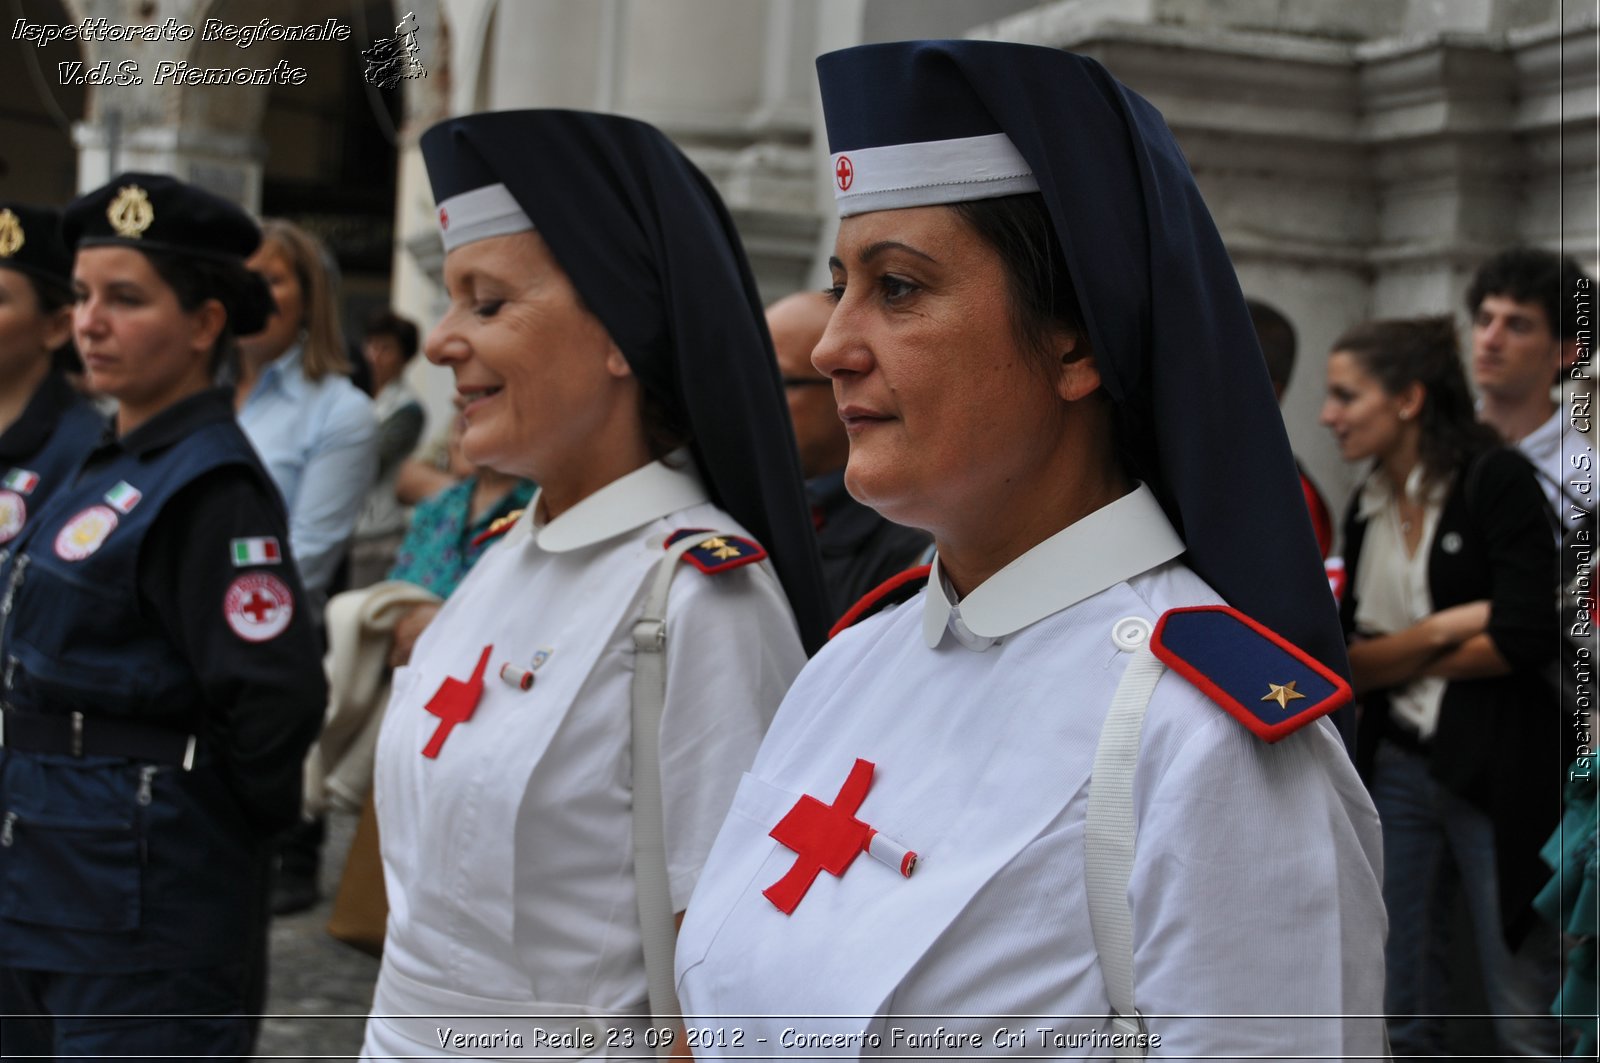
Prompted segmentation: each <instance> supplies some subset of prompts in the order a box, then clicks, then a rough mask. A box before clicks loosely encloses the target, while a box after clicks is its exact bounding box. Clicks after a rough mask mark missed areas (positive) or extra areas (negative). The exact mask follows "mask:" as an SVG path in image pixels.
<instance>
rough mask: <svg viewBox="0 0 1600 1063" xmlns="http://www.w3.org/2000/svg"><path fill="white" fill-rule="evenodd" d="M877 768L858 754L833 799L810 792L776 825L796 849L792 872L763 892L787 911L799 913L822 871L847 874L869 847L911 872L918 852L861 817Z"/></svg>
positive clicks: (786, 842) (903, 871)
mask: <svg viewBox="0 0 1600 1063" xmlns="http://www.w3.org/2000/svg"><path fill="white" fill-rule="evenodd" d="M872 772H873V763H872V761H870V760H862V759H861V758H859V757H857V758H856V763H855V766H854V767H852V768H851V769H850V775H849V777H848V778H847V779H845V781H844V785H843V786H841V787H840V788H839V796H838V797H835V798H834V799H833V804H831V805H825V804H823V803H822V802H821V801H818V800H817V799H816V798H815V797H812V796H811V795H810V794H804V795H802V796H801V798H800V800H798V801H796V802H795V804H794V807H793V808H791V809H790V810H789V811H788V812H787V813H785V814H784V817H783V818H782V819H780V820H779V821H778V825H777V826H776V827H773V828H772V831H771V836H772V837H773V838H774V839H776V840H777V841H779V842H781V843H782V844H783V845H785V846H786V847H788V848H790V849H793V850H794V852H795V861H794V866H793V867H791V868H789V871H788V873H787V874H785V875H784V876H783V877H782V878H780V879H779V880H778V881H776V882H774V883H773V884H772V885H770V886H768V887H767V888H766V889H764V890H762V891H761V893H762V896H764V897H766V898H767V900H769V901H771V902H772V903H773V904H774V905H775V906H776V907H777V909H778V910H779V911H781V912H783V914H785V915H793V914H794V910H795V908H797V907H799V905H800V901H801V899H802V898H804V897H805V895H806V891H807V890H809V889H810V888H811V884H812V883H813V882H815V881H816V879H817V875H818V873H819V872H823V871H826V872H827V873H828V874H830V875H833V876H834V877H835V878H837V877H839V876H842V875H843V874H844V873H845V872H846V871H848V870H849V869H850V865H851V864H853V863H855V859H856V857H857V856H859V855H861V853H863V852H866V853H867V854H869V855H870V856H872V857H873V859H875V860H878V861H880V862H882V863H884V864H887V865H889V866H890V867H892V868H894V869H895V870H896V871H898V872H899V873H900V874H902V875H904V876H905V877H907V878H910V877H911V872H912V871H913V870H914V869H915V868H916V866H917V854H916V853H914V852H911V851H910V850H909V849H906V848H905V847H904V846H901V845H899V844H898V843H895V842H893V841H890V840H889V839H888V838H886V837H884V836H883V835H882V834H879V833H878V832H877V831H875V830H873V829H872V828H871V827H869V826H868V825H867V824H865V823H863V822H861V821H860V820H859V819H857V818H856V810H857V809H859V808H860V807H861V802H862V801H864V800H866V796H867V790H868V789H870V788H871V786H872Z"/></svg>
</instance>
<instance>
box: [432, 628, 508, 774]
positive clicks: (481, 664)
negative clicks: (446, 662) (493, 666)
mask: <svg viewBox="0 0 1600 1063" xmlns="http://www.w3.org/2000/svg"><path fill="white" fill-rule="evenodd" d="M493 652H494V646H493V645H489V646H485V647H484V648H483V652H482V653H481V654H479V655H478V666H477V667H476V668H474V669H473V670H472V675H471V677H470V678H468V679H466V680H465V681H463V680H460V679H457V678H455V677H454V676H448V675H447V676H445V678H444V682H443V683H440V684H439V689H438V690H436V691H434V694H433V697H431V698H429V699H428V704H427V705H426V706H425V707H426V708H427V710H428V711H429V712H431V713H433V714H434V715H435V716H437V717H439V726H438V727H436V728H435V729H434V732H433V737H432V738H430V739H428V744H427V745H425V746H423V747H422V755H423V756H425V757H437V756H438V755H439V751H440V750H442V749H443V748H444V740H445V739H446V738H449V737H450V732H451V730H452V729H454V727H455V725H456V724H458V723H466V722H467V721H468V720H470V719H472V714H473V713H474V712H476V711H477V708H478V701H479V700H480V699H481V698H482V697H483V670H484V669H485V668H487V667H488V666H489V654H491V653H493Z"/></svg>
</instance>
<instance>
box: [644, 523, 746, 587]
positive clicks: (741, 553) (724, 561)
mask: <svg viewBox="0 0 1600 1063" xmlns="http://www.w3.org/2000/svg"><path fill="white" fill-rule="evenodd" d="M710 530H711V529H710V528H683V529H681V530H679V531H675V532H673V533H672V534H671V535H669V536H667V541H666V542H665V543H664V544H663V545H662V548H663V549H665V548H666V547H668V546H671V545H672V544H673V543H675V542H677V541H678V540H679V539H682V538H683V537H684V536H687V535H704V534H705V533H706V532H708V531H710ZM766 557H767V551H766V549H765V548H764V547H763V546H762V545H761V544H760V543H758V542H756V541H755V540H754V539H743V538H740V537H739V536H737V535H714V536H712V537H711V538H709V539H707V540H706V541H705V542H703V543H701V544H700V545H699V546H691V547H690V548H689V550H688V551H687V552H686V553H685V554H684V555H683V559H684V560H685V561H687V562H689V564H691V565H693V566H694V567H695V568H697V569H699V570H700V571H701V572H704V573H707V574H708V575H715V574H716V573H718V572H727V571H728V570H729V569H733V568H739V567H740V566H742V565H753V564H755V563H756V562H757V561H764V560H766Z"/></svg>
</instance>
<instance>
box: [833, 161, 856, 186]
mask: <svg viewBox="0 0 1600 1063" xmlns="http://www.w3.org/2000/svg"><path fill="white" fill-rule="evenodd" d="M833 179H834V180H835V181H837V182H838V184H839V191H841V192H848V191H849V190H850V185H851V183H852V182H854V181H855V179H856V166H855V163H853V162H851V161H850V156H848V155H841V156H839V161H838V163H837V164H835V166H834V168H833Z"/></svg>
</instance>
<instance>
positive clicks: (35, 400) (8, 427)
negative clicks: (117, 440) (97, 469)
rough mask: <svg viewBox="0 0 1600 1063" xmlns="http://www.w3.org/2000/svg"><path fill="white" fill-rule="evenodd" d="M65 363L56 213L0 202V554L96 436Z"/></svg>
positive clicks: (69, 353) (62, 249)
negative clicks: (63, 364)
mask: <svg viewBox="0 0 1600 1063" xmlns="http://www.w3.org/2000/svg"><path fill="white" fill-rule="evenodd" d="M63 357H66V358H69V359H71V360H73V361H76V355H75V354H74V353H73V350H72V255H71V254H70V253H69V252H68V251H67V248H66V245H65V244H63V243H62V242H61V215H60V214H59V213H57V212H56V211H53V210H47V209H45V208H42V207H34V206H30V205H28V204H26V203H17V202H13V201H5V200H0V549H4V548H5V545H6V544H7V543H9V542H10V541H11V540H13V539H15V538H16V537H17V536H18V535H20V534H22V529H23V527H24V526H25V525H26V524H27V523H28V516H29V514H31V513H37V512H38V511H39V510H40V509H41V508H43V506H44V504H45V501H46V500H47V499H48V498H49V497H50V495H51V493H52V492H54V491H55V489H56V488H57V487H58V486H60V485H61V483H62V482H64V481H65V480H66V479H67V478H68V477H69V476H70V475H71V474H72V473H73V472H75V471H76V470H77V467H78V462H79V461H80V460H82V458H83V456H84V455H85V454H87V453H88V452H89V448H90V447H92V446H93V445H94V444H95V443H96V442H97V441H98V440H99V438H100V430H101V428H102V421H101V418H100V416H99V415H98V414H97V413H96V412H95V410H94V408H93V407H92V406H91V405H90V404H89V401H88V400H87V399H85V398H83V397H82V396H81V395H79V394H78V393H77V391H75V390H74V389H73V387H72V385H71V383H70V382H68V380H67V378H66V374H65V372H64V370H63V368H62V367H61V366H59V365H57V364H56V362H57V361H58V360H60V359H61V358H63Z"/></svg>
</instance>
